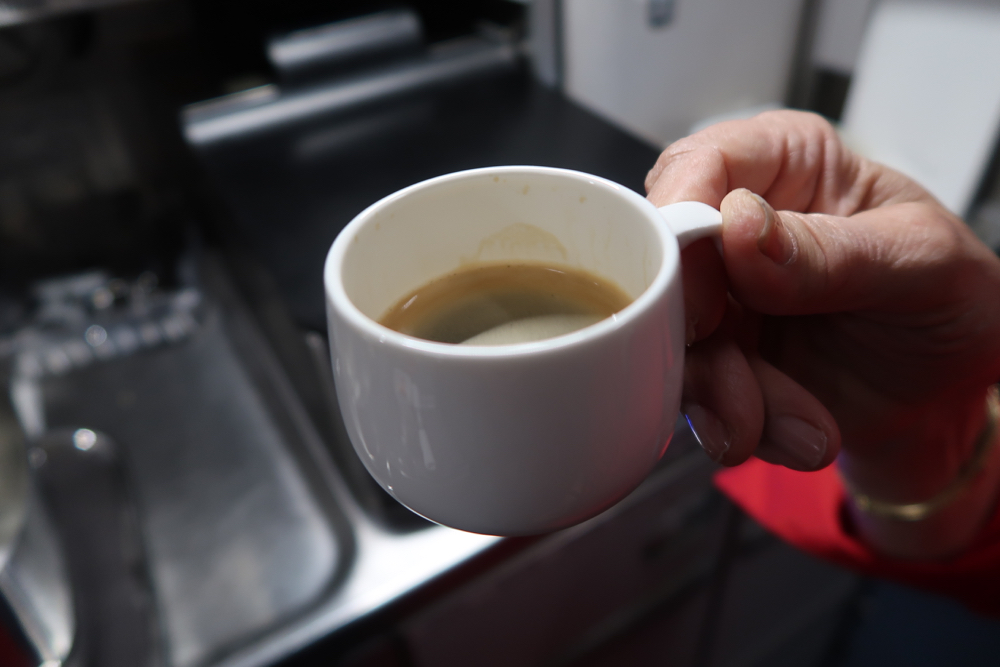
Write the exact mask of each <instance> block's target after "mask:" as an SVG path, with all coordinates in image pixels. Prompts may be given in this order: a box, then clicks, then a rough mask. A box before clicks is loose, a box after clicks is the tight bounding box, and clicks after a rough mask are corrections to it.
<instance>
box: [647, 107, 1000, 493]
mask: <svg viewBox="0 0 1000 667" xmlns="http://www.w3.org/2000/svg"><path fill="white" fill-rule="evenodd" d="M646 185H647V190H648V193H649V194H648V197H649V199H650V200H651V201H652V202H653V203H654V204H656V205H657V206H663V205H666V204H669V203H672V202H675V201H681V200H696V201H702V202H705V203H707V204H710V205H712V206H718V207H720V208H721V210H722V214H723V220H724V225H723V233H722V247H723V251H724V252H723V256H724V260H723V259H722V258H720V257H719V255H718V254H717V252H716V250H715V248H714V247H713V245H712V243H711V242H705V241H701V242H698V243H695V244H692V245H691V246H690V247H689V248H687V249H686V250H685V252H684V255H683V274H684V275H683V278H684V284H685V308H686V313H687V320H688V322H687V324H688V342H689V343H690V347H689V348H688V354H687V360H686V364H687V366H686V370H685V399H684V400H685V405H684V409H685V412H686V414H687V415H688V417H689V419H690V420H691V422H692V424H693V426H694V427H695V430H696V431H697V432H698V435H699V438H700V439H701V441H702V444H703V446H704V447H705V449H706V451H708V453H709V454H710V455H711V456H712V457H713V458H715V459H716V460H718V461H720V462H721V463H723V464H725V465H735V464H738V463H740V462H742V461H744V460H746V459H747V458H748V457H749V456H751V455H756V456H758V457H760V458H762V459H764V460H767V461H770V462H773V463H779V464H782V465H786V466H788V467H790V468H795V469H799V470H813V469H817V468H820V467H823V466H825V465H827V464H829V463H830V462H832V461H833V460H834V459H835V458H836V457H837V455H838V451H839V450H840V447H841V444H842V445H843V449H844V456H843V457H842V458H841V465H842V468H844V469H845V470H846V471H847V472H848V474H849V475H850V476H851V478H852V482H853V483H855V484H856V485H858V486H860V487H862V488H865V489H871V490H872V492H873V493H874V494H875V495H877V497H879V498H881V499H884V500H886V501H890V502H916V501H920V500H924V499H926V498H929V497H931V496H933V495H934V494H935V493H937V492H938V491H940V489H941V488H942V487H943V486H944V485H946V484H947V482H948V481H949V480H951V479H952V478H954V476H955V475H956V474H957V472H958V470H959V469H960V468H961V466H962V464H963V463H964V462H965V461H966V460H967V459H968V457H969V455H970V448H971V446H972V444H971V443H972V442H973V441H974V440H975V437H976V435H977V434H978V433H979V431H980V429H981V428H982V426H983V423H984V419H985V408H984V405H985V394H986V389H987V387H988V386H989V385H990V384H992V383H994V382H996V381H997V380H998V379H1000V261H998V260H997V257H996V256H995V255H994V254H993V253H992V252H991V251H990V250H989V249H988V248H986V247H985V246H983V245H982V244H981V243H980V242H979V241H978V240H977V239H976V238H975V237H974V235H973V234H972V233H971V232H970V231H969V229H968V228H967V226H966V225H965V224H964V223H963V222H962V221H961V220H959V219H958V218H957V217H955V216H954V215H952V214H951V213H949V212H948V211H947V210H946V209H944V207H942V206H941V205H940V204H939V203H938V202H937V201H936V200H935V199H934V198H933V197H932V196H931V195H930V194H928V193H927V192H926V191H925V190H923V189H922V188H921V187H920V186H918V185H917V184H916V183H914V182H913V181H911V180H909V179H908V178H906V177H905V176H903V175H901V174H899V173H897V172H895V171H892V170H890V169H888V168H886V167H884V166H882V165H879V164H876V163H873V162H871V161H868V160H866V159H864V158H862V157H860V156H858V155H856V154H854V153H852V152H850V151H849V150H847V149H846V148H845V147H844V145H843V144H842V143H841V141H840V139H839V137H838V136H837V134H836V132H835V131H834V130H833V128H832V127H831V126H830V125H829V124H828V123H827V122H826V121H824V120H822V119H821V118H820V117H818V116H815V115H812V114H806V113H801V112H794V111H777V112H769V113H765V114H761V115H760V116H757V117H756V118H754V119H751V120H747V121H733V122H728V123H721V124H719V125H716V126H713V127H710V128H708V129H706V130H704V131H702V132H700V133H698V134H695V135H692V136H691V137H688V138H686V139H683V140H681V141H679V142H677V143H675V144H673V145H672V146H670V147H669V148H668V149H667V150H666V151H664V153H663V154H662V155H661V156H660V159H659V160H658V161H657V164H656V166H655V167H654V168H653V170H652V171H651V172H650V174H649V176H648V177H647V181H646ZM751 192H753V193H758V194H759V195H760V196H761V197H762V198H763V199H761V198H759V197H756V196H754V195H753V194H751ZM764 200H766V203H764ZM772 207H773V208H772ZM775 209H777V211H780V212H776V211H775ZM727 291H728V295H727Z"/></svg>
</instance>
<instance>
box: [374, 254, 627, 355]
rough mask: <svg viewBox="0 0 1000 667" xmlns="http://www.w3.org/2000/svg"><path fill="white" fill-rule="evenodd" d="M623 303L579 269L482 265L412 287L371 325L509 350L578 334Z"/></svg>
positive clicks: (606, 284)
mask: <svg viewBox="0 0 1000 667" xmlns="http://www.w3.org/2000/svg"><path fill="white" fill-rule="evenodd" d="M631 302H632V298H631V297H630V296H628V294H626V293H625V291H624V290H622V289H621V288H620V287H619V286H618V285H616V284H614V283H613V282H611V281H610V280H607V279H605V278H602V277H600V276H597V275H595V274H593V273H590V272H588V271H584V270H582V269H577V268H572V267H566V266H559V265H555V264H543V263H535V262H519V263H518V262H509V263H508V262H497V263H482V264H473V265H469V266H466V267H462V268H460V269H458V270H457V271H454V272H452V273H449V274H447V275H445V276H442V277H440V278H436V279H435V280H432V281H430V282H429V283H427V284H425V285H423V286H421V287H419V288H417V289H415V290H413V291H412V292H410V293H409V294H407V295H406V296H404V297H403V298H402V299H400V300H399V301H398V302H397V303H396V304H395V305H393V306H392V308H390V309H389V310H388V311H387V312H386V313H385V314H384V315H383V316H382V317H381V318H380V319H379V323H380V324H382V325H384V326H386V327H388V328H390V329H393V330H394V331H398V332H400V333H404V334H407V335H409V336H414V337H416V338H423V339H425V340H430V341H435V342H439V343H455V344H465V345H510V344H514V343H527V342H531V341H536V340H544V339H546V338H554V337H556V336H561V335H563V334H567V333H570V332H572V331H576V330H577V329H582V328H584V327H586V326H590V325H591V324H594V323H596V322H599V321H601V320H603V319H605V318H608V317H610V316H612V315H614V314H615V313H617V312H618V311H620V310H621V309H622V308H624V307H625V306H627V305H629V304H630V303H631Z"/></svg>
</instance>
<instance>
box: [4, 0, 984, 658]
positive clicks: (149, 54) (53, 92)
mask: <svg viewBox="0 0 1000 667" xmlns="http://www.w3.org/2000/svg"><path fill="white" fill-rule="evenodd" d="M998 46H1000V3H998V2H989V1H986V0H982V1H979V2H974V1H969V2H965V1H959V0H940V1H938V2H931V1H921V2H915V1H906V2H903V1H894V0H884V1H881V2H879V1H877V0H738V1H736V0H521V1H514V0H440V1H432V0H414V1H413V2H391V3H390V2H363V1H361V0H343V1H341V2H317V1H315V0H285V1H284V2H281V3H274V2H272V3H256V2H250V1H247V0H243V1H240V2H237V1H236V0H189V1H186V0H141V1H139V0H136V1H134V2H128V1H125V0H3V1H0V384H2V385H3V391H2V392H0V665H4V666H10V667H20V666H22V665H23V666H38V665H45V666H46V667H56V666H58V665H71V666H78V667H119V666H122V667H124V666H130V667H132V666H147V665H148V666H151V667H160V666H162V667H208V666H212V667H216V666H218V667H221V666H227V667H237V666H240V667H251V666H259V667H264V666H266V665H281V666H284V667H296V666H304V665H314V664H316V665H318V664H322V665H345V666H350V667H383V666H384V667H397V666H407V667H409V666H428V667H432V666H433V667H437V666H444V667H447V666H451V665H456V666H457V665H462V666H466V665H477V666H488V665H498V666H499V665H504V666H508V665H540V666H543V665H553V666H557V665H561V666H576V667H585V666H586V667H598V666H604V665H607V666H611V665H616V666H620V665H649V664H662V665H678V666H691V667H708V666H718V667H723V666H732V667H737V666H746V667H751V666H766V665H794V666H816V667H856V666H861V665H870V664H871V665H874V664H894V665H895V664H903V665H943V664H948V665H980V664H981V665H993V664H996V660H997V658H996V656H997V655H1000V625H998V624H997V623H996V621H993V620H989V619H985V618H982V617H979V616H976V615H974V614H973V613H971V612H969V611H967V610H965V609H963V608H961V607H960V606H959V605H957V604H955V603H953V602H950V601H947V600H943V599H939V598H935V597H932V596H929V595H926V594H923V593H919V592H917V591H913V590H910V589H907V588H903V587H899V586H895V585H890V584H887V583H885V582H880V581H873V580H868V579H864V578H861V577H859V576H857V575H855V574H853V573H851V572H847V571H844V570H841V569H838V568H836V567H833V566H831V565H828V564H825V563H822V562H819V561H817V560H814V559H812V558H810V557H808V556H806V555H804V554H802V553H800V552H798V551H796V550H795V549H792V548H791V547H788V546H786V545H784V544H782V543H780V542H778V541H777V540H775V539H774V538H773V537H772V536H770V535H768V534H767V533H766V532H765V531H763V530H762V529H761V528H760V527H759V526H757V525H756V524H755V523H753V522H752V521H751V520H750V519H749V518H747V517H746V516H744V515H743V514H742V513H741V512H740V511H739V510H738V509H737V508H735V507H734V506H732V505H731V504H729V503H728V501H726V500H725V499H724V498H723V497H721V496H720V495H719V494H718V493H717V492H716V491H715V490H714V489H713V487H712V484H711V476H712V474H713V472H714V466H713V464H712V463H711V462H710V461H709V460H708V458H707V457H706V456H704V454H703V453H702V452H701V451H700V450H699V448H698V447H697V445H696V443H695V442H694V440H693V438H692V436H691V434H690V432H688V431H687V430H685V427H683V425H679V427H678V430H677V432H676V433H675V435H674V438H673V442H672V443H671V446H670V448H669V449H668V451H667V454H666V456H665V457H664V459H663V461H662V462H661V464H660V465H659V467H658V468H657V469H656V471H655V472H654V473H653V474H652V475H651V476H650V478H649V479H648V480H647V481H646V482H645V483H644V484H643V485H642V486H641V487H640V488H639V489H638V490H637V491H636V492H635V493H633V494H632V495H631V496H630V497H628V498H627V499H626V500H625V501H623V502H622V503H620V504H619V505H617V506H616V507H614V508H612V509H611V510H608V511H607V512H606V513H605V514H603V515H601V516H599V517H597V518H595V519H593V520H591V521H588V522H587V523H585V524H583V525H580V526H577V527H574V528H571V529H568V530H565V531H562V532H560V533H557V534H553V535H548V536H541V537H534V538H517V539H498V538H492V537H486V536H479V535H471V534H465V533H460V532H458V531H453V530H450V529H446V528H443V527H440V526H436V525H432V524H429V523H428V522H426V521H424V520H423V519H421V518H420V517H417V516H416V515H413V514H412V513H410V512H409V511H408V510H406V509H405V508H402V507H401V506H400V505H398V504H397V503H396V502H395V501H394V500H392V499H391V498H390V497H389V496H388V495H386V494H385V493H384V492H383V491H382V490H381V489H380V488H379V487H378V486H377V485H376V484H375V483H374V482H373V481H372V480H371V478H370V477H369V476H368V474H367V472H366V471H365V470H364V468H363V466H362V465H361V463H360V461H359V460H358V458H357V456H356V455H355V454H354V451H353V448H352V447H351V445H350V443H349V442H348V441H347V438H346V434H345V433H344V427H343V423H342V421H341V418H340V414H339V411H338V408H337V405H336V399H335V396H334V392H333V381H332V374H331V372H330V361H329V358H328V352H327V349H328V348H327V340H326V328H325V311H324V300H323V288H322V278H321V275H322V264H323V260H324V257H325V254H326V252H327V249H328V248H329V246H330V243H331V242H332V241H333V238H334V237H335V236H336V234H337V233H338V231H339V230H340V229H341V228H342V227H343V226H344V225H345V224H346V223H347V222H348V221H349V220H350V219H351V218H352V217H353V216H354V215H356V214H357V213H358V212H360V211H361V210H362V209H364V208H365V207H366V206H368V205H369V204H371V203H373V202H374V201H376V200H378V199H379V198H381V197H383V196H385V195H387V194H389V193H391V192H393V191H395V190H397V189H399V188H401V187H404V186H406V185H409V184H411V183H414V182H416V181H419V180H422V179H425V178H429V177H432V176H436V175H439V174H442V173H447V172H450V171H455V170H458V169H465V168H471V167H479V166H487V165H497V164H541V165H551V166H559V167H567V168H573V169H580V170H583V171H587V172H591V173H594V174H598V175H601V176H604V177H607V178H610V179H612V180H614V181H617V182H619V183H621V184H623V185H625V186H626V187H629V188H632V189H634V190H636V191H639V192H642V184H643V179H644V177H645V174H646V172H647V170H648V169H649V168H650V167H651V166H652V164H653V163H654V161H655V159H656V157H657V155H658V154H659V152H660V151H661V150H662V149H663V148H664V147H665V146H667V145H668V144H669V143H670V142H672V141H674V140H676V139H679V138H681V137H683V136H685V135H687V134H688V133H689V132H691V131H693V130H696V129H698V128H701V127H704V126H706V125H708V124H711V123H713V122H715V121H717V120H720V119H726V118H738V117H749V116H752V115H754V114H755V113H758V112H760V111H761V110H765V109H773V108H780V107H791V108H798V109H808V110H812V111H816V112H818V113H820V114H823V115H824V116H826V117H828V118H829V119H831V120H833V121H835V122H837V123H838V127H839V128H840V130H841V131H842V133H843V135H844V136H845V138H846V139H847V141H848V142H850V144H851V145H852V146H854V147H856V148H857V149H858V150H859V151H861V152H863V153H865V154H867V155H869V156H870V157H872V158H874V159H877V160H881V161H884V162H886V163H888V164H890V165H892V166H895V167H896V168H899V169H901V170H903V171H904V172H906V173H908V174H910V175H912V176H913V177H915V178H917V179H918V180H919V181H921V182H922V183H923V184H924V185H925V186H926V187H928V188H929V189H930V190H931V191H932V192H933V193H934V194H935V195H936V196H937V197H939V198H940V199H941V201H942V202H943V203H944V204H945V205H946V206H948V207H949V208H950V209H951V210H953V211H955V212H956V213H958V214H959V215H961V216H963V217H964V219H965V220H966V221H967V222H968V223H969V224H970V226H972V228H973V229H974V230H975V231H976V233H977V234H978V235H979V236H980V237H981V238H982V239H983V240H984V241H985V242H986V243H987V244H988V245H990V246H991V247H993V248H994V249H996V248H997V247H1000V169H998V161H997V160H998V159H997V141H998V129H1000V48H998Z"/></svg>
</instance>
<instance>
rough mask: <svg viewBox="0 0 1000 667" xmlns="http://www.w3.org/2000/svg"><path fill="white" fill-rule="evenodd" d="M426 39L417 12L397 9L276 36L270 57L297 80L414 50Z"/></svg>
mask: <svg viewBox="0 0 1000 667" xmlns="http://www.w3.org/2000/svg"><path fill="white" fill-rule="evenodd" d="M422 39H423V31H422V30H421V27H420V19H419V18H418V17H417V15H416V13H414V12H413V10H410V9H395V10H389V11H384V12H379V13H377V14H369V15H367V16H360V17H358V18H354V19H348V20H345V21H337V22H336V23H330V24H327V25H321V26H317V27H315V28H307V29H305V30H296V31H295V32H291V33H288V34H286V35H281V36H279V37H274V38H272V39H271V40H269V41H268V43H267V58H268V60H270V61H271V64H272V65H273V66H274V68H275V69H276V70H278V72H279V73H280V74H281V76H282V77H295V76H298V75H301V74H302V73H303V72H306V71H308V70H318V69H330V68H333V67H341V66H343V65H349V64H357V63H358V61H360V60H364V59H370V58H374V57H379V56H384V55H387V54H394V53H399V52H400V51H404V50H406V49H413V48H416V47H417V46H419V45H420V43H421V41H422Z"/></svg>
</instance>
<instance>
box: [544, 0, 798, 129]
mask: <svg viewBox="0 0 1000 667" xmlns="http://www.w3.org/2000/svg"><path fill="white" fill-rule="evenodd" d="M649 2H650V0H563V29H564V34H563V40H564V77H565V78H564V81H565V90H566V92H567V93H568V94H569V95H570V97H572V98H574V99H576V100H577V101H579V102H581V103H582V104H584V105H586V106H588V107H590V108H591V109H593V110H595V111H597V112H598V113H600V114H602V115H604V116H605V117H607V118H609V119H611V120H612V121H615V122H617V123H618V124H619V125H622V126H623V127H625V128H626V129H629V130H631V131H632V132H634V133H635V134H637V135H639V136H641V137H644V138H646V139H647V140H649V141H651V142H654V143H656V144H659V145H666V144H668V143H670V142H671V141H673V140H675V139H678V138H680V137H682V136H684V135H686V134H687V133H688V129H689V128H690V127H691V126H692V125H693V124H695V123H697V122H698V121H700V120H702V119H704V118H705V117H708V116H714V115H718V114H725V113H729V112H733V111H736V110H739V109H743V108H750V107H757V106H761V105H767V104H779V103H781V102H782V101H783V100H784V97H785V92H786V89H787V87H788V81H789V75H790V72H791V69H792V60H793V57H794V54H795V48H796V45H797V40H798V29H799V17H800V13H801V8H802V1H801V0H676V6H675V15H674V20H673V21H672V22H671V23H670V24H668V25H666V26H664V27H660V28H655V27H652V26H650V25H649V22H648V19H647V17H648V11H649V9H648V7H649Z"/></svg>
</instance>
